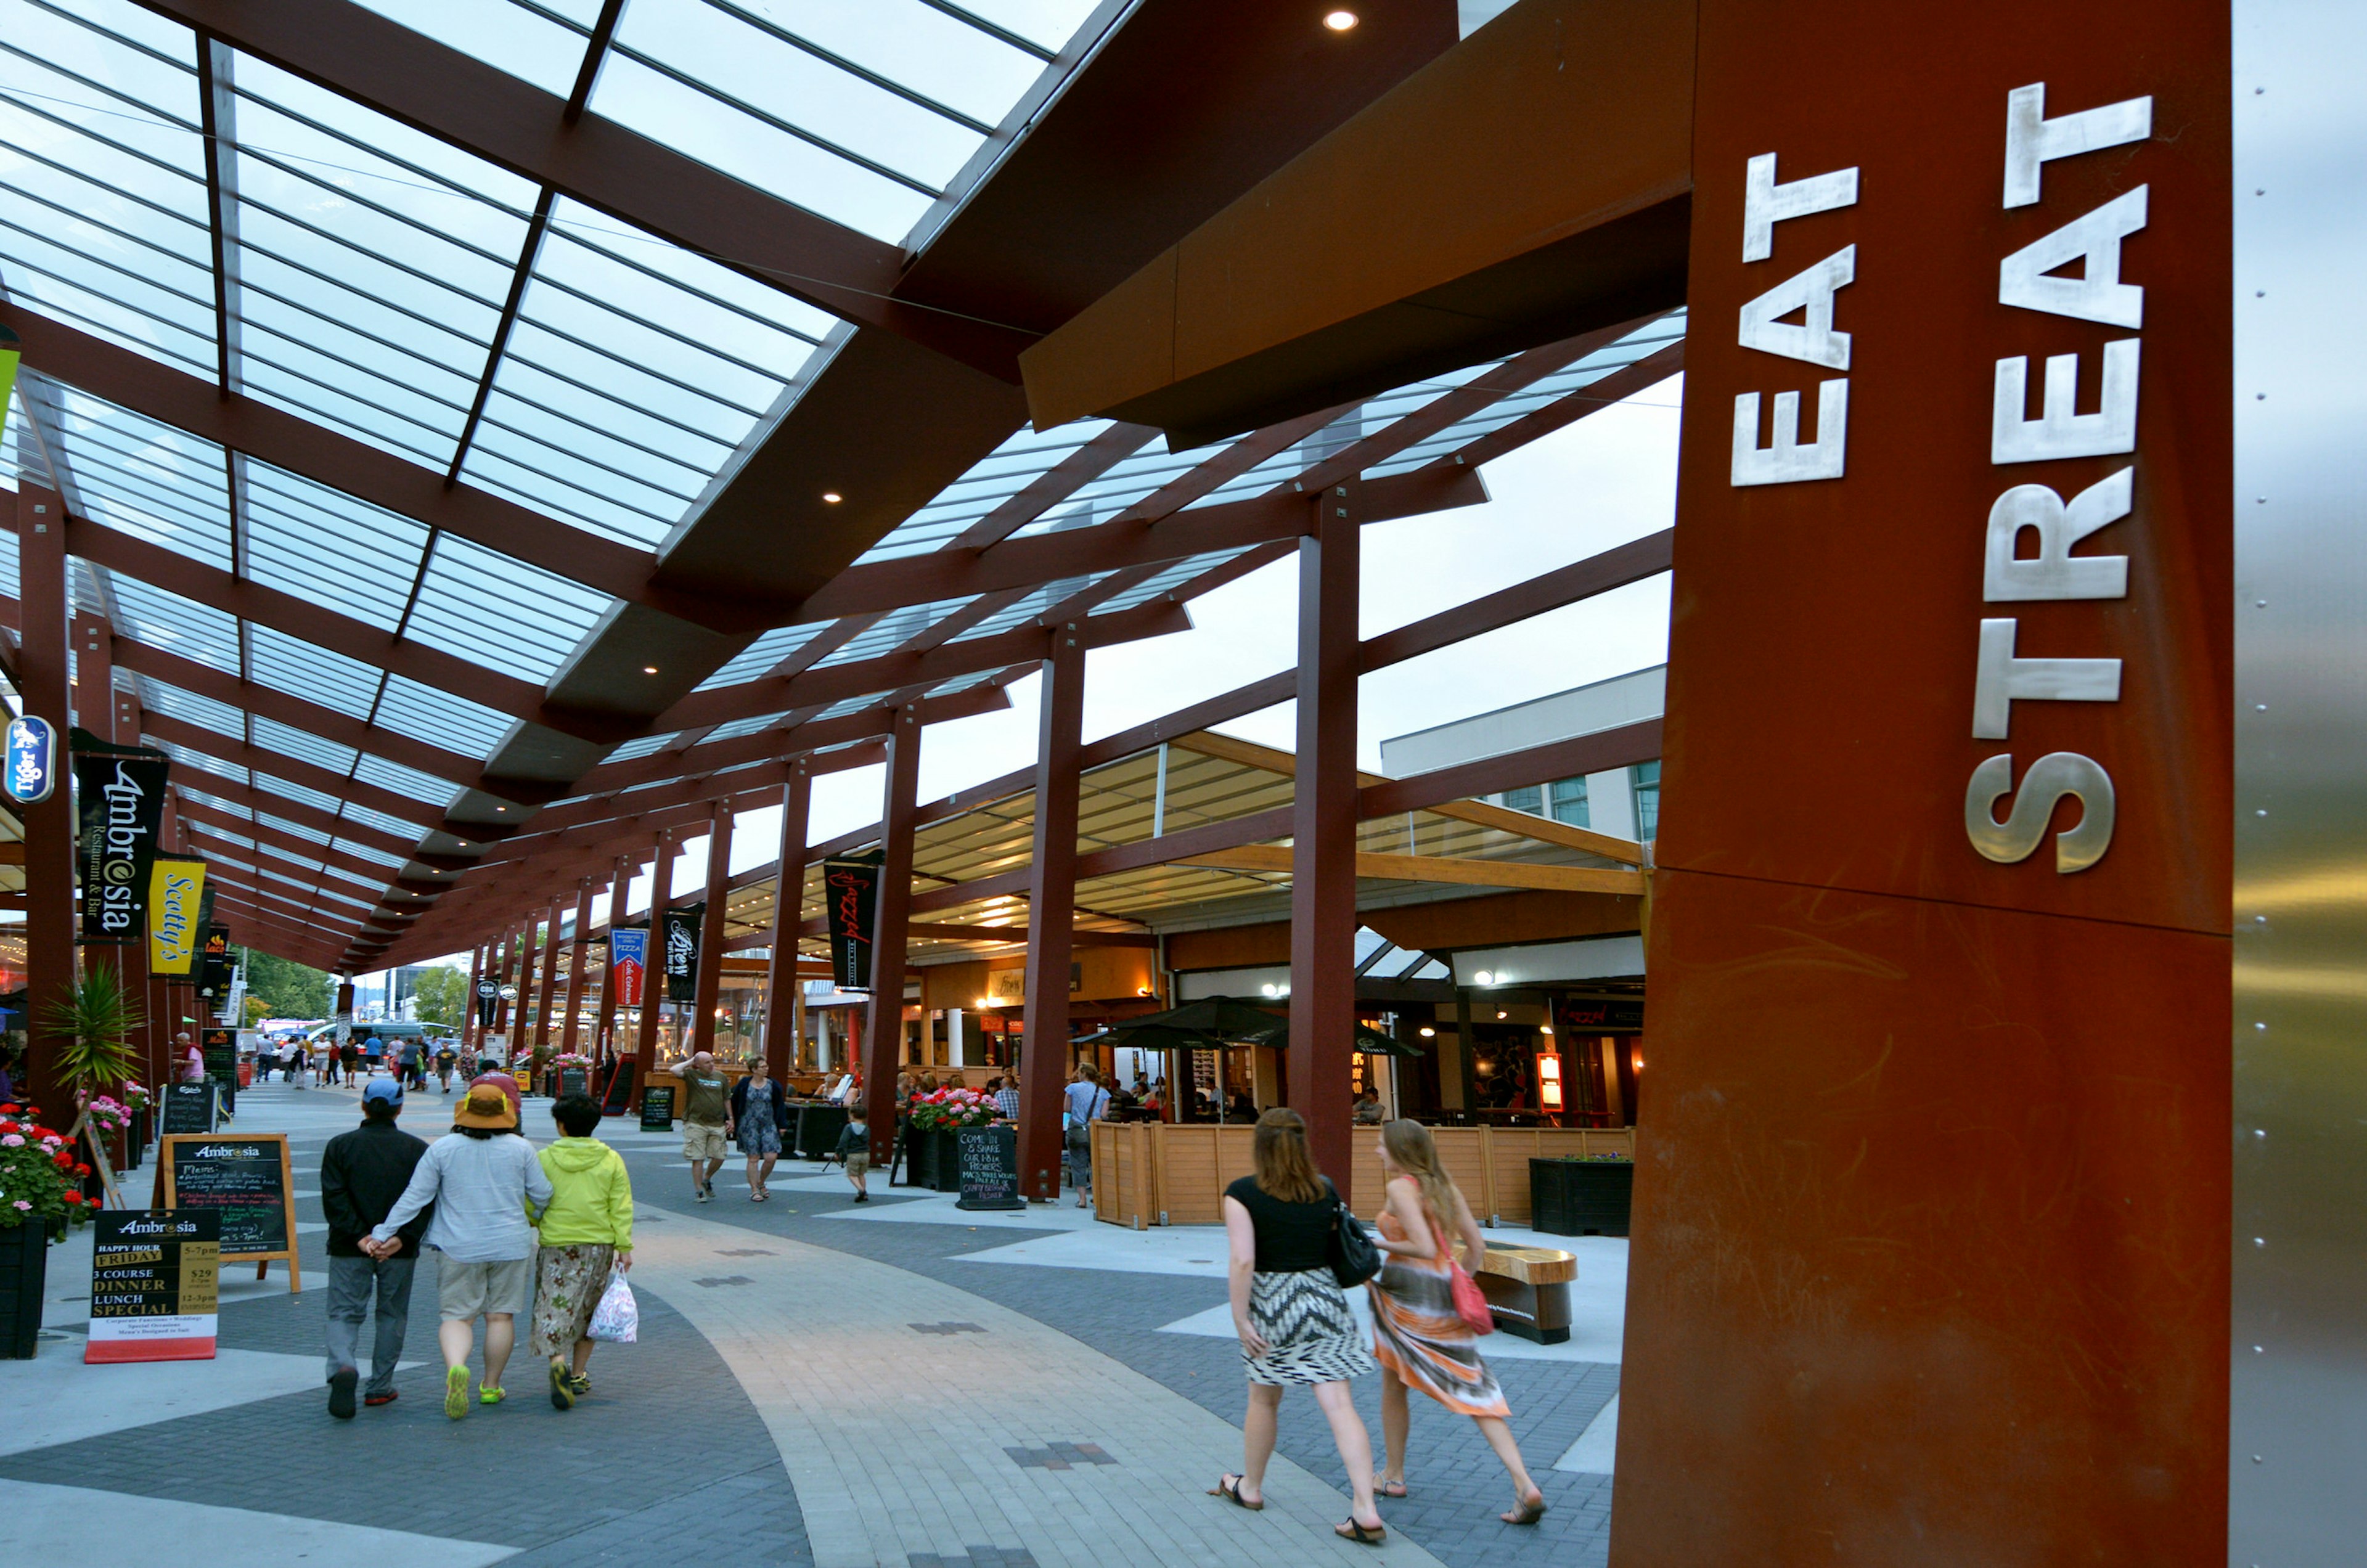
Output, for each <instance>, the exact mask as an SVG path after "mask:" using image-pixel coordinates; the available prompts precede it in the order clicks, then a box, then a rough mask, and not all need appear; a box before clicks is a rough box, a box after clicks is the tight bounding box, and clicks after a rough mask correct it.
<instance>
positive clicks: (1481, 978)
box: [1471, 969, 1496, 986]
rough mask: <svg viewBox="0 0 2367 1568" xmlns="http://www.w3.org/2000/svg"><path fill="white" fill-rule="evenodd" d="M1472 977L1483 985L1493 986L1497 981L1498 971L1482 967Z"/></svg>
mask: <svg viewBox="0 0 2367 1568" xmlns="http://www.w3.org/2000/svg"><path fill="white" fill-rule="evenodd" d="M1471 978H1472V979H1473V980H1475V981H1477V982H1478V984H1480V985H1482V986H1492V985H1494V984H1495V983H1496V972H1495V971H1494V970H1493V969H1482V970H1480V971H1479V972H1478V974H1476V975H1474V976H1471Z"/></svg>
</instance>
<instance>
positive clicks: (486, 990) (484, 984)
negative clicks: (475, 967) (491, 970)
mask: <svg viewBox="0 0 2367 1568" xmlns="http://www.w3.org/2000/svg"><path fill="white" fill-rule="evenodd" d="M501 1010H502V983H501V982H500V981H499V980H496V979H495V978H493V976H491V975H481V976H478V978H477V1027H478V1028H480V1029H491V1028H492V1027H493V1021H494V1020H495V1019H497V1018H498V1017H500V1016H501Z"/></svg>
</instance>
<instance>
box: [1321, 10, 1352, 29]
mask: <svg viewBox="0 0 2367 1568" xmlns="http://www.w3.org/2000/svg"><path fill="white" fill-rule="evenodd" d="M1323 25H1324V26H1325V27H1327V28H1331V30H1332V31H1333V32H1335V33H1344V32H1346V31H1347V30H1348V29H1349V28H1353V27H1354V26H1355V25H1356V13H1355V12H1353V11H1331V12H1327V13H1325V15H1324V17H1323Z"/></svg>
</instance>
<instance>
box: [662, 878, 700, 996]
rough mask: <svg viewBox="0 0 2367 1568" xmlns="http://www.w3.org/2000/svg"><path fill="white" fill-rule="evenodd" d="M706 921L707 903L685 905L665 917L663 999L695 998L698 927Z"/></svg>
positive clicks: (669, 911)
mask: <svg viewBox="0 0 2367 1568" xmlns="http://www.w3.org/2000/svg"><path fill="white" fill-rule="evenodd" d="M705 919H707V904H706V902H705V900H703V899H702V900H701V901H700V902H698V903H696V904H684V905H680V906H677V907H675V908H670V909H668V910H667V911H666V916H665V999H666V1000H668V1001H670V1002H689V1001H697V999H698V928H699V925H700V923H701V922H702V921H704V920H705Z"/></svg>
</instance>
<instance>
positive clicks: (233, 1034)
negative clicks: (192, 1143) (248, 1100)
mask: <svg viewBox="0 0 2367 1568" xmlns="http://www.w3.org/2000/svg"><path fill="white" fill-rule="evenodd" d="M198 1051H199V1052H201V1053H203V1055H204V1056H205V1059H206V1077H210V1078H211V1079H213V1081H214V1082H215V1083H217V1084H219V1085H221V1102H222V1114H223V1115H225V1116H232V1115H235V1114H237V1112H238V1031H237V1030H235V1029H200V1030H198Z"/></svg>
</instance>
